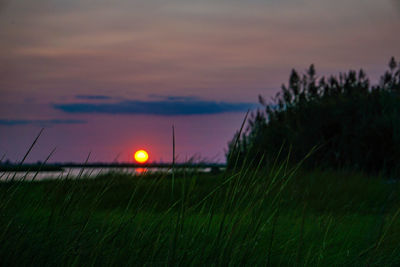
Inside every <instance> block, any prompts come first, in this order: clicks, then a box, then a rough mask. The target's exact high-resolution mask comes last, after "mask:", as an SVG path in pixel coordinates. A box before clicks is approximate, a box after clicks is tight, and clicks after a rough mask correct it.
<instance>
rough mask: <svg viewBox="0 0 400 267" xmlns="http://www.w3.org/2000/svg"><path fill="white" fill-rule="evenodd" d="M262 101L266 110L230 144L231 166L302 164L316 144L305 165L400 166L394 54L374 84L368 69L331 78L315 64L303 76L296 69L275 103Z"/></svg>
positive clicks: (399, 73) (399, 70)
mask: <svg viewBox="0 0 400 267" xmlns="http://www.w3.org/2000/svg"><path fill="white" fill-rule="evenodd" d="M259 102H260V104H261V105H262V106H264V110H257V111H256V112H253V114H251V116H250V118H249V119H248V121H247V128H245V129H244V131H243V132H242V133H241V136H240V138H237V136H238V134H239V133H238V132H237V133H236V134H235V137H234V138H233V139H232V141H231V142H230V143H229V145H228V152H227V160H228V166H229V167H232V166H233V165H234V164H238V165H241V164H244V163H245V162H247V163H245V164H259V162H260V161H261V163H263V164H264V163H269V162H272V161H275V160H285V159H286V158H287V157H288V155H290V157H289V162H299V161H301V160H302V159H303V158H304V157H305V156H306V155H307V154H308V153H309V152H310V151H311V150H312V149H313V148H316V150H315V151H314V152H313V153H312V155H311V156H310V157H309V158H308V159H307V160H306V161H305V163H304V165H305V166H307V167H311V168H315V167H317V168H352V169H359V170H365V171H371V172H372V171H373V172H380V171H385V172H386V173H393V172H394V171H396V169H397V171H398V170H400V168H399V166H398V165H399V163H400V161H399V159H400V65H399V64H397V63H396V61H395V59H394V58H392V59H391V60H390V62H389V70H387V71H386V72H385V73H384V74H383V75H382V77H381V79H380V81H379V83H378V84H377V85H374V86H371V85H370V81H369V79H368V77H367V76H366V74H365V72H364V71H363V70H360V71H358V72H356V71H353V70H350V71H348V72H347V73H341V74H340V75H339V77H335V76H330V77H328V78H325V77H318V76H317V75H316V72H315V68H314V65H311V66H310V67H309V69H308V70H307V72H306V74H304V75H302V76H300V75H299V74H298V73H297V72H296V71H295V70H292V73H291V75H290V78H289V83H288V85H287V86H286V85H282V89H281V91H280V92H279V93H278V94H277V95H276V97H275V98H273V100H272V103H267V102H266V101H265V99H264V98H263V97H262V96H259ZM236 140H238V141H237V142H236ZM247 156H248V157H247ZM251 162H252V163H251Z"/></svg>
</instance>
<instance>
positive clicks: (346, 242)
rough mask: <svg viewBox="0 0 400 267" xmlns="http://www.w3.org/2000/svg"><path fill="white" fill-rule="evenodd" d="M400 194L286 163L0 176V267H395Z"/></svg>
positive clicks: (386, 186)
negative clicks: (214, 169)
mask: <svg viewBox="0 0 400 267" xmlns="http://www.w3.org/2000/svg"><path fill="white" fill-rule="evenodd" d="M172 186H173V188H174V194H171V190H172V189H171V188H172ZM399 193H400V186H399V184H398V183H395V184H390V183H387V182H386V181H385V180H384V179H382V178H379V177H368V176H365V175H363V174H360V173H352V172H345V171H343V172H338V171H336V172H329V171H314V172H302V171H300V170H297V171H296V170H295V169H290V168H287V167H286V166H284V165H281V166H278V167H277V168H275V170H271V169H270V170H264V169H255V170H253V169H245V168H244V169H241V170H237V171H234V172H224V173H220V174H204V173H196V172H189V171H176V172H175V173H174V179H172V176H171V174H166V173H159V174H148V175H141V176H134V175H130V174H123V173H109V174H106V175H101V176H98V177H96V178H94V179H93V178H90V179H86V178H84V177H82V179H64V180H59V179H53V180H51V179H49V180H45V181H35V182H28V181H22V182H19V181H9V182H3V183H0V216H1V217H0V244H1V246H0V263H1V265H2V266H25V265H43V266H49V265H62V266H66V265H68V266H70V265H79V266H82V265H84V266H94V265H96V266H97V265H106V266H109V265H114V266H125V265H148V266H149V265H150V266H152V265H163V266H165V265H169V266H172V265H174V266H175V265H214V266H221V265H262V266H275V265H287V266H293V265H296V266H327V265H329V266H331V265H348V266H359V265H369V266H382V265H387V266H396V265H397V266H398V265H399V264H400V242H399V241H400V216H399V212H400V209H399V208H400V194H399Z"/></svg>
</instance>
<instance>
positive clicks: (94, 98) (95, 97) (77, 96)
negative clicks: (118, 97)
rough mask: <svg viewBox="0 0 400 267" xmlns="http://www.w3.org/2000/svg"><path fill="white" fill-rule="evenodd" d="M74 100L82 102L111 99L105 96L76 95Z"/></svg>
mask: <svg viewBox="0 0 400 267" xmlns="http://www.w3.org/2000/svg"><path fill="white" fill-rule="evenodd" d="M75 98H77V99H84V100H108V99H111V98H112V97H111V96H106V95H76V96H75Z"/></svg>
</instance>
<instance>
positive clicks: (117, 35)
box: [0, 0, 400, 162]
mask: <svg viewBox="0 0 400 267" xmlns="http://www.w3.org/2000/svg"><path fill="white" fill-rule="evenodd" d="M399 29H400V1H399V0H380V1H376V0H337V1H329V0H247V1H239V0H142V1H137V0H69V1H65V0H35V1H31V0H13V1H7V0H0V62H1V64H0V157H2V156H3V155H5V158H7V159H10V160H11V161H16V162H18V161H19V160H21V159H22V158H23V156H24V153H25V152H26V151H27V150H28V148H29V146H30V144H31V143H32V141H33V140H34V138H35V136H36V135H37V134H38V132H39V131H40V129H41V128H44V131H43V134H42V136H41V137H40V139H39V141H38V143H37V145H36V146H35V148H34V149H33V151H32V153H31V154H30V155H29V157H28V158H27V161H28V162H36V161H43V160H44V159H45V158H46V157H47V156H48V155H49V153H50V152H51V151H52V150H53V149H54V148H56V152H55V153H54V155H52V157H51V159H50V161H52V162H83V161H84V160H85V159H86V157H87V156H88V154H89V153H91V154H90V159H89V161H92V162H99V161H101V162H111V161H119V162H131V161H133V154H134V152H135V151H136V150H137V149H146V150H147V151H148V152H149V154H150V160H151V161H157V162H159V161H163V162H170V161H171V159H172V137H171V127H172V125H174V126H175V132H176V153H177V156H178V160H180V161H185V160H188V159H190V158H192V157H194V158H195V159H197V160H207V161H213V162H224V161H225V150H226V148H227V143H228V141H229V140H230V139H232V136H233V134H234V132H235V131H236V130H237V129H238V128H240V125H241V122H242V120H243V118H244V116H245V113H246V111H247V110H248V109H252V110H254V109H256V108H258V107H259V106H258V104H257V97H258V95H262V96H264V97H265V98H266V99H270V98H271V97H273V96H274V95H275V94H276V93H277V92H278V91H279V89H280V86H281V84H282V83H286V82H287V80H288V76H289V74H290V71H291V69H292V68H295V69H297V70H298V71H300V72H304V71H305V69H306V68H307V67H308V66H309V65H310V64H312V63H313V64H315V66H316V69H317V74H319V75H327V74H338V73H339V72H341V71H347V70H349V69H359V68H363V69H364V70H365V71H366V72H367V74H368V75H369V77H371V79H372V80H377V79H378V77H379V75H380V74H382V73H383V72H384V70H386V66H387V62H388V61H389V59H390V57H391V56H395V57H396V58H397V60H399V59H400V35H399V34H398V31H399Z"/></svg>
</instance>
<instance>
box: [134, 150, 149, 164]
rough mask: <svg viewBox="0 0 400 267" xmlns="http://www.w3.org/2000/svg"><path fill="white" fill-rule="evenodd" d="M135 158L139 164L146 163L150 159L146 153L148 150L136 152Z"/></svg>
mask: <svg viewBox="0 0 400 267" xmlns="http://www.w3.org/2000/svg"><path fill="white" fill-rule="evenodd" d="M134 157H135V160H136V162H137V163H146V162H147V160H148V159H149V154H148V153H147V152H146V150H143V149H141V150H138V151H136V152H135V156H134Z"/></svg>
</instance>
